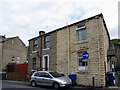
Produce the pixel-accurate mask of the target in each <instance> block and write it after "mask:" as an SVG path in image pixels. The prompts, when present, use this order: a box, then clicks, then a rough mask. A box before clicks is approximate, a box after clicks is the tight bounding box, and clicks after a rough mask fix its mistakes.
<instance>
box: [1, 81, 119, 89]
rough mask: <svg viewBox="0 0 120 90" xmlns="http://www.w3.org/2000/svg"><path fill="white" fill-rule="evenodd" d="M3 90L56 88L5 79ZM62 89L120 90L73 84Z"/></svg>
mask: <svg viewBox="0 0 120 90" xmlns="http://www.w3.org/2000/svg"><path fill="white" fill-rule="evenodd" d="M2 90H55V89H53V88H52V87H46V86H37V87H32V86H30V84H29V83H25V82H18V81H9V80H3V81H2ZM60 90H120V88H115V87H111V88H90V87H88V88H85V87H78V86H72V87H70V88H60Z"/></svg>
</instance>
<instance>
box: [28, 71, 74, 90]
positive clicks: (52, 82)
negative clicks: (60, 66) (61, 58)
mask: <svg viewBox="0 0 120 90" xmlns="http://www.w3.org/2000/svg"><path fill="white" fill-rule="evenodd" d="M30 83H31V85H32V86H33V87H35V86H36V85H46V86H53V87H54V88H59V87H69V86H71V85H72V82H71V79H70V78H68V77H65V76H62V75H61V74H59V73H57V72H55V71H37V72H34V73H33V75H32V76H31V79H30Z"/></svg>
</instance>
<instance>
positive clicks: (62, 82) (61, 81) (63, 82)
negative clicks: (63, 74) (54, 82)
mask: <svg viewBox="0 0 120 90" xmlns="http://www.w3.org/2000/svg"><path fill="white" fill-rule="evenodd" d="M59 82H60V83H61V84H66V83H67V82H66V81H63V80H60V81H59Z"/></svg>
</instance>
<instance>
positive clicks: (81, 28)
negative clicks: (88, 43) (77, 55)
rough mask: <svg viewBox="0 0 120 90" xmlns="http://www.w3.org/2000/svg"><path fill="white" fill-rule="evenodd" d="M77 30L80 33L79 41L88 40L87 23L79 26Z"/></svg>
mask: <svg viewBox="0 0 120 90" xmlns="http://www.w3.org/2000/svg"><path fill="white" fill-rule="evenodd" d="M76 30H77V34H78V35H77V36H78V41H83V40H87V35H86V26H85V24H83V25H79V26H77V28H76Z"/></svg>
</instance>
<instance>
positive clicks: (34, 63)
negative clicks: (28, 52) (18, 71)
mask: <svg viewBox="0 0 120 90" xmlns="http://www.w3.org/2000/svg"><path fill="white" fill-rule="evenodd" d="M34 60H35V61H34ZM32 64H33V67H32V68H33V70H36V65H37V58H36V57H34V58H33V63H32Z"/></svg>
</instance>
